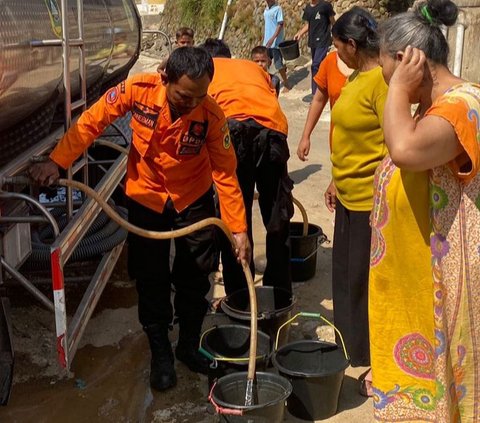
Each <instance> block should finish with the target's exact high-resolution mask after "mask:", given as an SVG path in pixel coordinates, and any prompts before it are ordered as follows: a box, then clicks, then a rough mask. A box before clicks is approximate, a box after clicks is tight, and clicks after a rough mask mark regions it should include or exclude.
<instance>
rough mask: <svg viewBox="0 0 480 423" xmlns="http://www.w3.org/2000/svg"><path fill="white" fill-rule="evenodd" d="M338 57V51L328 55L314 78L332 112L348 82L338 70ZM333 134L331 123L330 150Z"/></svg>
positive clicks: (331, 124)
mask: <svg viewBox="0 0 480 423" xmlns="http://www.w3.org/2000/svg"><path fill="white" fill-rule="evenodd" d="M337 57H338V56H337V52H336V51H332V52H330V53H328V54H327V57H325V59H323V60H322V63H320V68H319V69H318V72H317V74H316V75H315V76H314V78H313V80H314V81H315V82H316V83H317V86H318V88H319V89H320V90H321V91H323V92H324V93H326V94H327V95H328V101H329V103H330V110H331V109H332V107H333V105H334V104H335V102H336V101H337V99H338V97H339V96H340V91H342V88H343V86H344V85H345V82H347V76H346V75H344V74H343V73H342V72H340V69H339V68H338V64H337ZM332 133H333V123H332V122H331V121H330V135H329V141H330V149H331V147H332Z"/></svg>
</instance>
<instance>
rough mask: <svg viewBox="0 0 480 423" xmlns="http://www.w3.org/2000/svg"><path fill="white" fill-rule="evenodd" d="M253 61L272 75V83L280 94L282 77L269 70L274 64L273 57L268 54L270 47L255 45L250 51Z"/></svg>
mask: <svg viewBox="0 0 480 423" xmlns="http://www.w3.org/2000/svg"><path fill="white" fill-rule="evenodd" d="M250 56H251V58H252V61H254V62H255V63H256V64H257V65H258V66H260V67H261V68H262V69H263V70H264V71H265V72H267V73H268V75H269V76H270V85H271V86H272V88H274V89H275V93H276V94H277V97H278V95H279V94H280V78H279V77H278V76H277V75H273V74H271V73H269V72H268V70H269V69H270V65H271V64H272V59H271V58H270V56H269V55H268V49H267V47H264V46H257V47H254V48H253V49H252V51H251V53H250Z"/></svg>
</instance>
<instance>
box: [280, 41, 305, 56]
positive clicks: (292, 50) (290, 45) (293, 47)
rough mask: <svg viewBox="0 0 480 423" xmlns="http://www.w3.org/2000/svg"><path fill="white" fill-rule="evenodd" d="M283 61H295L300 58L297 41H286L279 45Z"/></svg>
mask: <svg viewBox="0 0 480 423" xmlns="http://www.w3.org/2000/svg"><path fill="white" fill-rule="evenodd" d="M278 49H279V50H280V53H281V54H282V57H283V60H295V59H298V58H299V57H300V48H299V47H298V41H297V40H286V41H283V42H281V43H280V44H279V45H278Z"/></svg>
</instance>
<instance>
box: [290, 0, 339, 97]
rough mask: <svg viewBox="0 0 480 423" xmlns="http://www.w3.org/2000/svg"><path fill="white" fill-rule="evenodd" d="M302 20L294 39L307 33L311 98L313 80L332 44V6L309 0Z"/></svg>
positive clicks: (313, 89)
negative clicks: (310, 57) (302, 22)
mask: <svg viewBox="0 0 480 423" xmlns="http://www.w3.org/2000/svg"><path fill="white" fill-rule="evenodd" d="M302 20H303V21H305V22H306V23H305V25H304V26H303V28H302V29H301V30H300V31H298V32H297V33H296V34H295V36H294V39H295V40H300V39H301V38H302V37H303V36H304V35H305V34H306V33H307V32H308V47H310V50H311V52H312V96H314V95H315V91H317V84H316V83H315V81H314V79H313V78H314V76H315V75H316V74H317V72H318V69H319V67H320V63H322V60H323V59H324V58H325V56H326V55H327V52H328V48H329V47H330V45H331V44H332V35H331V33H330V30H331V27H332V25H333V24H334V23H335V12H334V11H333V7H332V5H331V4H330V3H328V2H326V1H324V0H311V1H310V4H307V6H306V7H305V9H304V11H303V17H302Z"/></svg>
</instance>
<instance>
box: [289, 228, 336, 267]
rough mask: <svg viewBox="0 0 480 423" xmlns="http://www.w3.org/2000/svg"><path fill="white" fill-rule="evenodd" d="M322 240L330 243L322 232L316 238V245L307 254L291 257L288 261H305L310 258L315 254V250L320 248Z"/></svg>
mask: <svg viewBox="0 0 480 423" xmlns="http://www.w3.org/2000/svg"><path fill="white" fill-rule="evenodd" d="M324 242H326V243H330V240H329V239H328V237H327V235H325V234H324V233H322V235H320V236H319V238H318V240H317V247H316V248H315V249H314V250H313V251H312V252H311V253H310V254H309V255H308V256H306V257H291V258H290V262H292V263H304V262H306V261H307V260H308V259H310V258H312V257H313V256H314V255H315V254H317V251H318V250H319V249H320V247H321V246H322V244H323V243H324Z"/></svg>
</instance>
